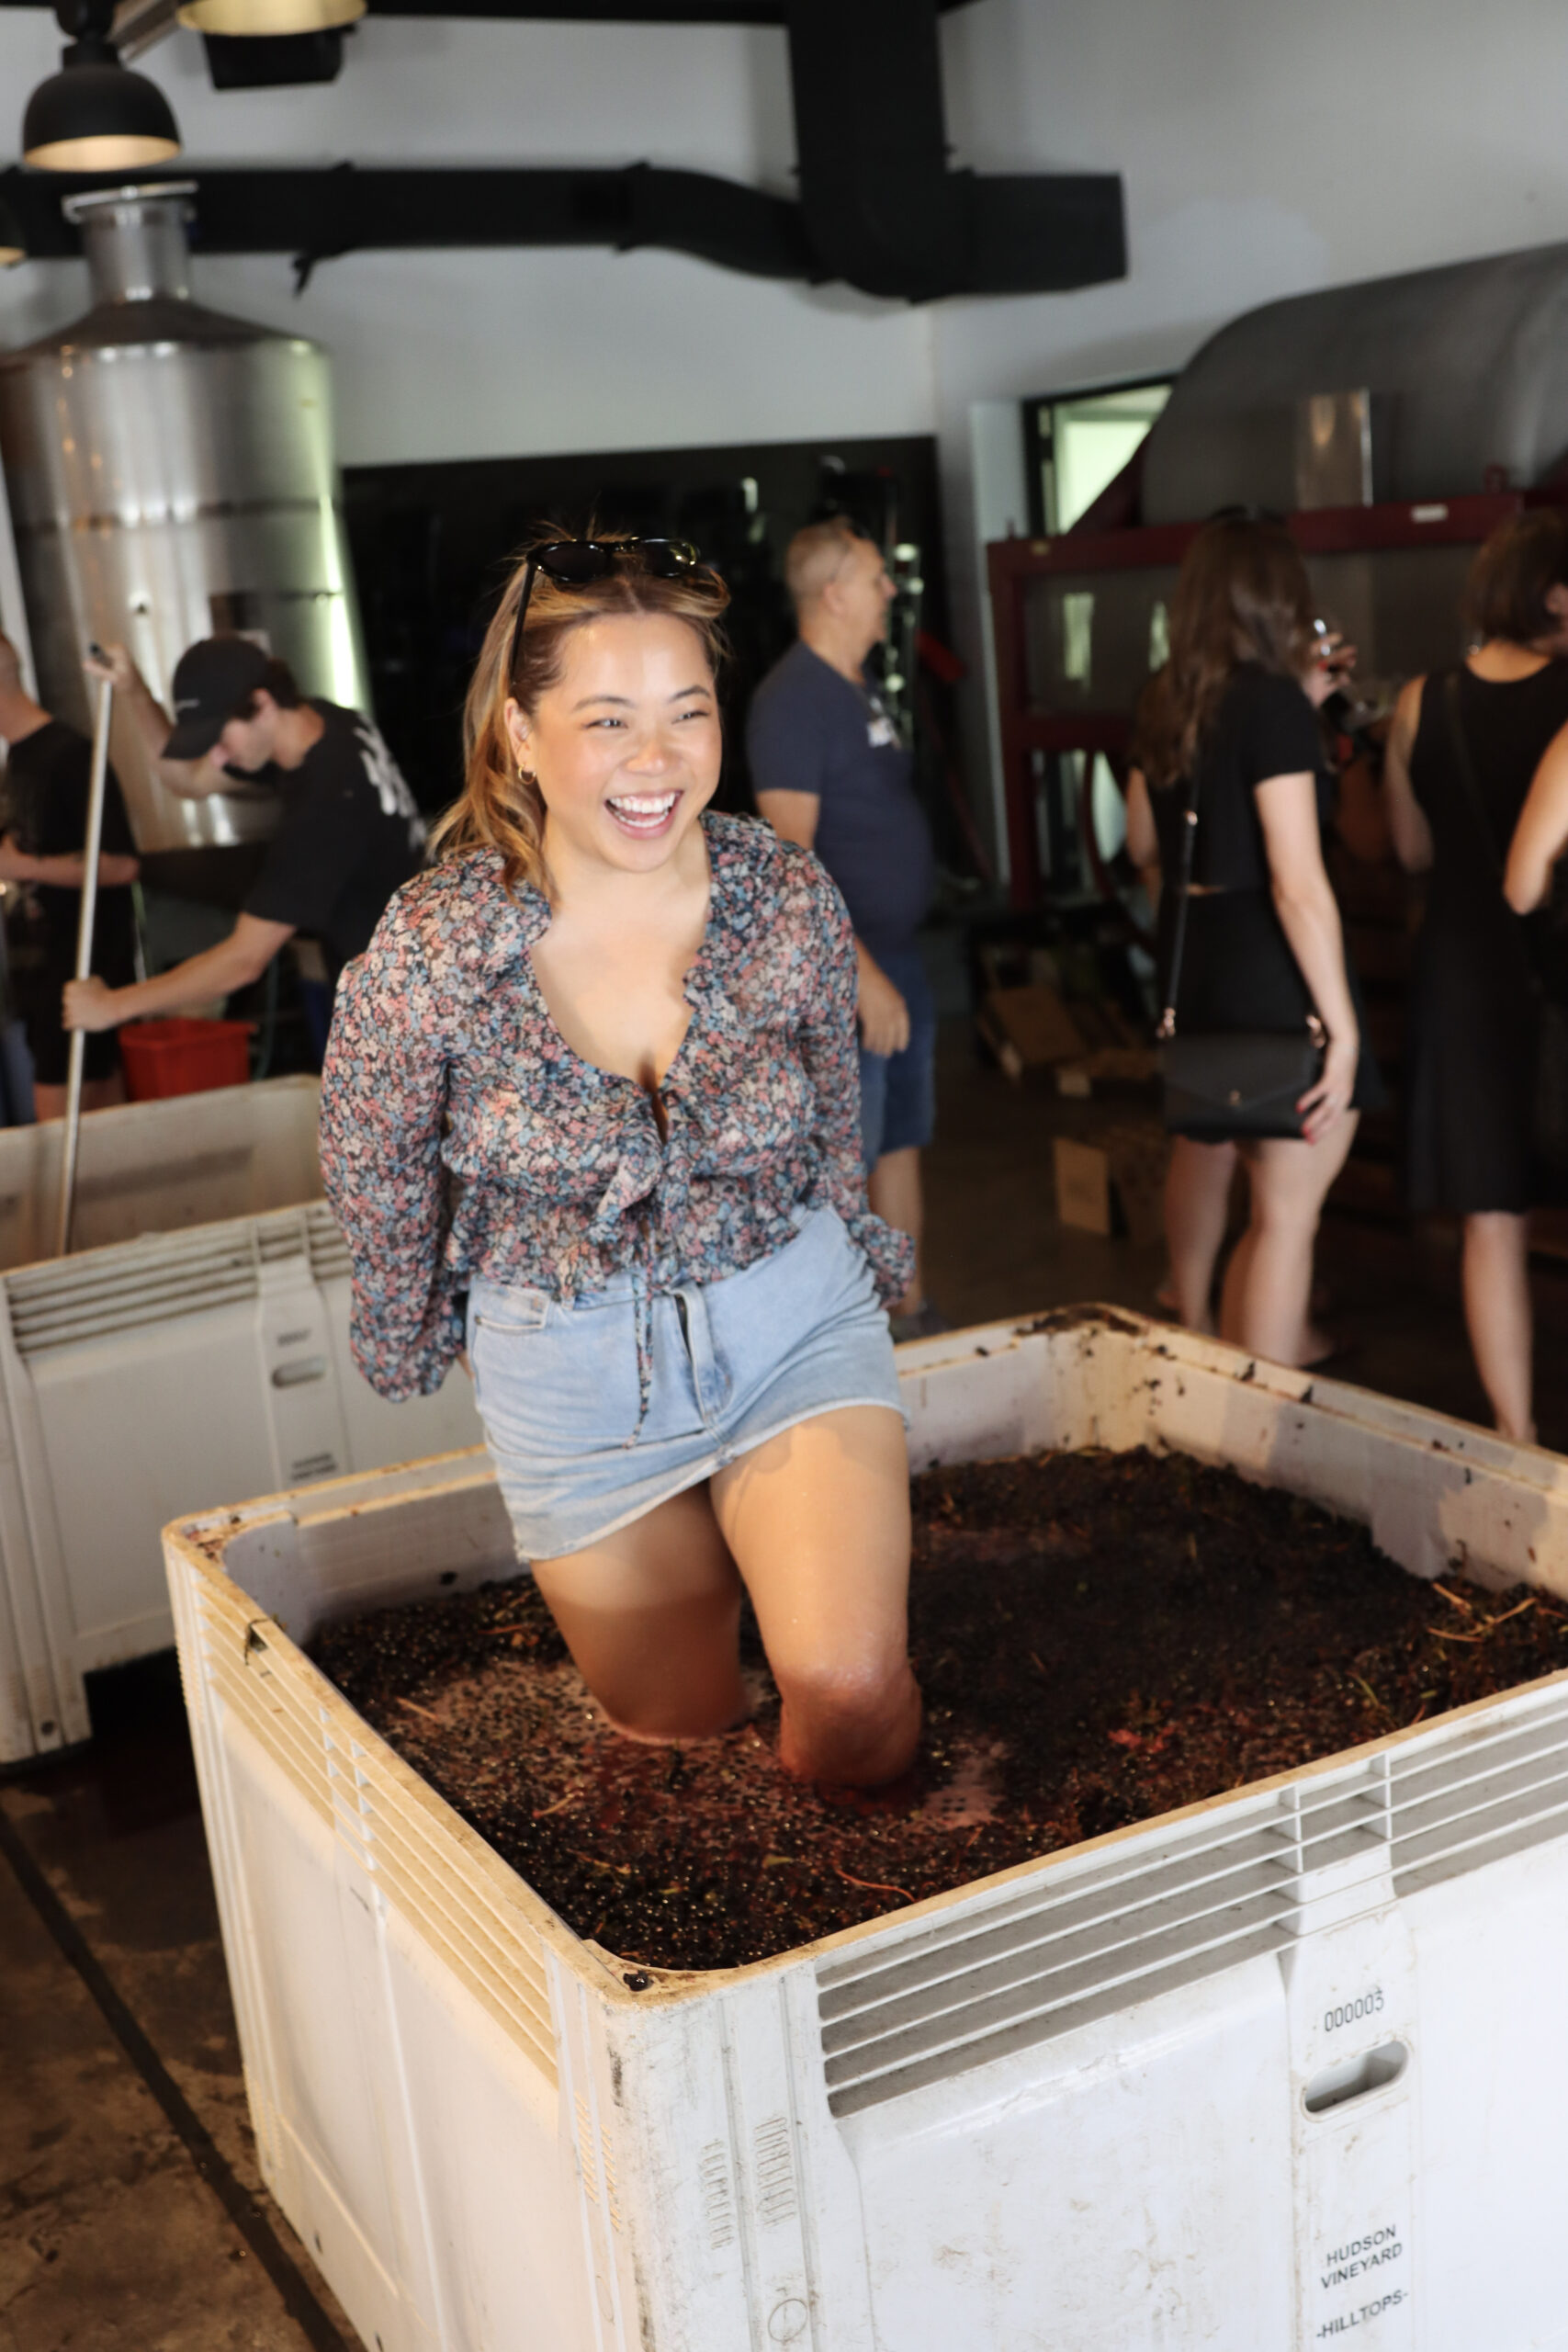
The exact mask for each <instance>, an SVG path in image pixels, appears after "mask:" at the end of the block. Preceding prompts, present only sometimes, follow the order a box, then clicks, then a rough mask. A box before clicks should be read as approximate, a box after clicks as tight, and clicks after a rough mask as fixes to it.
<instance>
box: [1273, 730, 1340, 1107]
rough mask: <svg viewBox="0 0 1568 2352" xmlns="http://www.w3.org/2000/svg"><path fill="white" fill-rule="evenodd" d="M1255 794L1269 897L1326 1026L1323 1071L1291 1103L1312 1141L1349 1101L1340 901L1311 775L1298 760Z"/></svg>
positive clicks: (1314, 779)
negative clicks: (1295, 768)
mask: <svg viewBox="0 0 1568 2352" xmlns="http://www.w3.org/2000/svg"><path fill="white" fill-rule="evenodd" d="M1257 800H1258V818H1259V820H1260V821H1261V823H1262V827H1263V845H1264V849H1265V851H1266V853H1267V854H1268V859H1269V886H1270V888H1271V889H1272V891H1273V896H1274V905H1275V908H1276V910H1277V911H1278V913H1279V917H1280V925H1281V927H1282V928H1283V931H1284V933H1285V937H1286V938H1287V940H1289V942H1290V944H1291V953H1292V955H1293V956H1294V957H1295V959H1296V962H1297V963H1298V964H1299V965H1300V967H1301V972H1302V978H1303V979H1304V980H1305V982H1306V984H1307V989H1308V992H1309V993H1310V995H1311V997H1312V1001H1313V1002H1314V1005H1315V1006H1316V1007H1317V1011H1318V1014H1319V1017H1320V1018H1321V1020H1322V1022H1323V1023H1324V1026H1325V1028H1326V1030H1327V1031H1328V1052H1327V1055H1326V1056H1325V1060H1324V1066H1323V1074H1322V1076H1321V1077H1320V1079H1319V1080H1318V1082H1317V1084H1316V1085H1315V1086H1314V1087H1313V1088H1311V1089H1310V1090H1309V1091H1308V1092H1307V1093H1306V1094H1304V1095H1303V1097H1302V1100H1301V1102H1300V1103H1299V1104H1298V1105H1297V1108H1298V1109H1299V1110H1301V1111H1303V1112H1304V1113H1305V1114H1306V1135H1307V1139H1308V1141H1309V1142H1315V1141H1316V1140H1317V1138H1318V1136H1321V1135H1325V1134H1326V1133H1327V1131H1328V1129H1329V1128H1330V1127H1331V1126H1332V1125H1334V1123H1335V1121H1336V1119H1337V1118H1339V1117H1341V1116H1342V1115H1343V1114H1344V1113H1345V1112H1346V1111H1347V1110H1348V1108H1349V1106H1350V1095H1351V1091H1352V1090H1353V1089H1354V1086H1355V1083H1356V1064H1357V1061H1358V1059H1359V1055H1360V1048H1361V1040H1360V1032H1359V1025H1358V1023H1357V1020H1356V1009H1355V1005H1354V1003H1353V1001H1352V1000H1351V996H1350V982H1349V978H1348V974H1347V972H1346V968H1345V940H1344V934H1343V933H1342V931H1341V929H1340V924H1339V907H1338V903H1337V900H1336V899H1335V896H1334V891H1333V888H1332V887H1331V885H1330V883H1329V879H1328V875H1327V872H1326V869H1325V866H1324V863H1323V841H1322V836H1321V834H1320V832H1319V831H1318V821H1317V779H1316V778H1315V776H1314V775H1311V774H1310V773H1309V772H1308V771H1307V770H1306V769H1304V768H1303V770H1302V772H1301V773H1300V774H1299V775H1274V776H1269V778H1268V779H1267V780H1266V781H1265V782H1264V783H1262V784H1260V785H1259V786H1258V788H1257Z"/></svg>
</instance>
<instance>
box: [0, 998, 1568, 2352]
mask: <svg viewBox="0 0 1568 2352" xmlns="http://www.w3.org/2000/svg"><path fill="white" fill-rule="evenodd" d="M941 1099H942V1136H941V1139H940V1140H939V1142H938V1144H937V1146H936V1148H935V1149H934V1150H933V1151H932V1153H931V1160H930V1165H929V1170H928V1185H929V1195H930V1228H931V1238H930V1250H929V1258H930V1284H931V1292H932V1295H933V1296H934V1297H935V1298H936V1299H937V1300H938V1302H939V1303H940V1304H941V1306H942V1308H943V1310H944V1311H945V1312H946V1314H947V1315H948V1316H949V1317H950V1318H951V1319H952V1320H953V1321H954V1322H976V1321H981V1320H985V1319H987V1318H989V1317H999V1316H1007V1315H1010V1314H1014V1313H1020V1312H1025V1311H1027V1310H1030V1309H1032V1308H1037V1307H1042V1306H1053V1305H1059V1304H1063V1303H1066V1302H1067V1301H1071V1300H1076V1299H1084V1298H1096V1299H1104V1300H1107V1301H1110V1302H1112V1303H1116V1304H1119V1305H1123V1306H1140V1307H1145V1308H1146V1307H1147V1306H1149V1305H1150V1304H1151V1301H1152V1298H1153V1294H1154V1290H1155V1286H1156V1283H1157V1282H1158V1280H1159V1277H1160V1273H1161V1271H1162V1266H1163V1253H1162V1251H1161V1250H1160V1249H1159V1248H1158V1246H1157V1245H1156V1246H1152V1247H1145V1248H1142V1249H1134V1247H1132V1246H1131V1245H1130V1244H1129V1243H1127V1242H1125V1241H1122V1240H1116V1239H1103V1240H1102V1239H1098V1238H1094V1237H1092V1236H1089V1235H1085V1234H1080V1233H1076V1232H1071V1231H1068V1230H1067V1229H1066V1228H1065V1227H1062V1226H1060V1225H1059V1224H1058V1223H1057V1221H1056V1217H1055V1202H1054V1189H1053V1181H1052V1174H1051V1144H1052V1138H1053V1136H1054V1135H1055V1133H1057V1132H1058V1131H1060V1130H1061V1129H1062V1128H1063V1126H1064V1125H1072V1126H1074V1127H1075V1128H1077V1129H1081V1128H1082V1127H1083V1126H1084V1125H1085V1124H1086V1123H1087V1125H1089V1126H1091V1127H1092V1125H1093V1124H1094V1123H1095V1121H1096V1120H1097V1119H1100V1118H1102V1117H1104V1116H1114V1115H1120V1116H1125V1115H1126V1113H1127V1110H1128V1108H1129V1107H1130V1106H1129V1104H1128V1103H1126V1102H1125V1101H1123V1102H1122V1103H1120V1104H1118V1103H1114V1102H1111V1103H1109V1104H1105V1105H1100V1104H1096V1105H1092V1106H1089V1108H1088V1109H1087V1110H1086V1109H1085V1108H1084V1107H1083V1106H1078V1105H1072V1106H1068V1105H1065V1104H1063V1103H1061V1102H1060V1101H1059V1100H1058V1098H1057V1096H1056V1094H1055V1091H1054V1089H1053V1088H1052V1087H1051V1086H1050V1085H1049V1083H1048V1082H1047V1081H1045V1080H1035V1079H1031V1080H1030V1081H1029V1082H1028V1083H1027V1084H1025V1085H1024V1086H1022V1087H1016V1088H1015V1087H1013V1086H1011V1085H1010V1084H1009V1083H1008V1081H1007V1080H1005V1079H1003V1078H1002V1077H1001V1076H1000V1075H999V1074H998V1073H997V1072H996V1071H995V1070H992V1069H988V1068H985V1067H983V1066H982V1065H981V1064H980V1063H978V1062H977V1061H976V1058H975V1056H974V1053H973V1051H972V1048H971V1046H970V1043H969V1033H968V1030H967V1026H966V1024H964V1023H949V1024H948V1026H947V1028H946V1030H945V1032H944V1035H943V1040H942V1082H941ZM1322 1264H1323V1267H1324V1270H1325V1274H1326V1277H1327V1282H1328V1285H1329V1288H1330V1292H1331V1295H1332V1296H1331V1306H1330V1317H1329V1319H1330V1320H1331V1321H1332V1323H1333V1324H1334V1326H1335V1328H1336V1329H1337V1330H1338V1331H1339V1332H1340V1333H1342V1334H1343V1336H1344V1337H1345V1338H1347V1339H1348V1340H1351V1341H1353V1342H1354V1343H1355V1349H1356V1352H1355V1353H1354V1354H1353V1355H1352V1356H1351V1357H1349V1358H1348V1360H1347V1361H1346V1363H1345V1365H1344V1367H1343V1369H1344V1374H1345V1376H1346V1377H1347V1378H1350V1379H1354V1380H1359V1381H1361V1382H1364V1383H1365V1384H1366V1385H1369V1386H1373V1387H1379V1388H1383V1389H1386V1390H1388V1391H1390V1392H1391V1393H1393V1394H1396V1395H1404V1396H1409V1397H1416V1398H1417V1399H1419V1400H1420V1401H1422V1402H1424V1403H1427V1404H1429V1405H1433V1406H1436V1407H1438V1408H1440V1409H1443V1410H1446V1411H1450V1412H1458V1413H1461V1414H1466V1415H1472V1416H1473V1415H1475V1414H1476V1413H1478V1412H1479V1410H1480V1403H1481V1400H1480V1394H1479V1391H1478V1389H1477V1387H1476V1385H1475V1382H1474V1377H1473V1374H1472V1372H1471V1370H1470V1366H1469V1361H1468V1357H1467V1354H1466V1351H1465V1346H1464V1338H1463V1332H1462V1329H1461V1325H1460V1321H1459V1314H1458V1306H1457V1301H1456V1299H1455V1298H1454V1296H1453V1295H1452V1291H1451V1284H1450V1285H1447V1286H1446V1287H1445V1281H1444V1279H1442V1278H1439V1280H1438V1283H1436V1284H1434V1283H1432V1282H1431V1281H1430V1280H1425V1281H1424V1280H1420V1279H1416V1278H1415V1277H1416V1275H1417V1274H1418V1273H1419V1272H1420V1268H1419V1265H1418V1263H1417V1261H1416V1260H1415V1259H1413V1257H1412V1254H1411V1252H1410V1251H1409V1250H1408V1249H1401V1248H1400V1247H1399V1246H1397V1245H1396V1244H1394V1243H1393V1242H1391V1239H1390V1238H1389V1237H1388V1236H1387V1235H1386V1234H1378V1233H1376V1232H1371V1233H1368V1232H1366V1231H1362V1230H1358V1229H1357V1228H1355V1227H1351V1226H1349V1225H1348V1224H1337V1225H1335V1226H1334V1227H1333V1228H1332V1229H1331V1230H1330V1231H1329V1232H1328V1233H1327V1234H1326V1235H1325V1245H1324V1249H1323V1251H1322ZM1540 1386H1541V1421H1542V1428H1543V1431H1544V1432H1545V1434H1546V1436H1547V1438H1548V1440H1549V1441H1551V1440H1553V1439H1555V1440H1556V1441H1557V1442H1568V1340H1565V1339H1564V1338H1563V1336H1562V1333H1561V1332H1556V1333H1549V1334H1548V1335H1547V1336H1546V1337H1545V1338H1544V1340H1543V1342H1542V1350H1541V1383H1540ZM94 1718H95V1723H96V1725H97V1731H98V1736H97V1737H96V1740H95V1741H94V1743H93V1744H92V1746H91V1747H86V1748H84V1749H80V1750H78V1751H76V1752H75V1753H73V1754H72V1755H69V1756H66V1757H64V1758H60V1759H58V1760H56V1761H53V1762H51V1763H50V1764H47V1765H44V1766H40V1767H37V1768H29V1769H28V1770H23V1771H20V1772H17V1773H14V1774H12V1775H11V1776H10V1777H8V1778H7V1779H6V1780H5V1781H0V1970H3V1972H4V1973H3V1975H0V2352H220V2347H222V2352H242V2348H243V2352H298V2347H299V2346H301V2345H307V2344H308V2345H311V2346H315V2347H317V2352H336V2348H337V2347H340V2346H344V2345H352V2344H353V2343H354V2341H355V2339H354V2337H353V2335H352V2332H351V2330H350V2329H349V2326H348V2324H347V2322H346V2320H345V2319H344V2316H343V2314H342V2312H341V2311H339V2310H338V2308H337V2307H336V2305H335V2303H334V2302H333V2297H332V2295H331V2292H330V2290H328V2289H327V2287H326V2286H325V2284H324V2282H323V2281H322V2280H321V2278H320V2276H319V2275H318V2274H317V2273H316V2272H315V2270H314V2269H313V2267H312V2266H311V2263H310V2257H309V2255H308V2254H307V2252H306V2250H305V2248H304V2247H303V2246H302V2245H300V2244H299V2241H298V2240H297V2239H296V2238H295V2237H294V2235H293V2233H292V2232H291V2231H290V2229H289V2228H288V2223H287V2222H285V2221H284V2220H283V2218H282V2216H281V2215H280V2214H279V2213H278V2212H277V2211H276V2208H275V2207H274V2206H272V2204H271V2203H270V2200H269V2199H268V2198H267V2197H266V2194H265V2190H264V2189H263V2188H262V2186H261V2182H260V2179H259V2177H258V2174H257V2171H256V2165H255V2156H254V2145H253V2143H252V2139H251V2133H250V2130H249V2126H248V2123H247V2121H246V2117H245V2106H244V2092H243V2082H242V2079H241V2075H240V2064H239V2052H238V2050H237V2047H236V2044H235V2039H234V2029H233V2018H232V2014H231V2009H230V2006H229V1999H228V1991H227V1985H226V1980H225V1976H224V1971H223V1961H222V1953H221V1950H220V1943H219V1937H218V1921H217V1915H216V1910H215V1907H214V1904H213V1897H212V1888H211V1883H210V1879H209V1874H208V1869H207V1860H206V1850H205V1846H204V1843H203V1838H202V1831H201V1822H200V1816H199V1814H198V1812H197V1801H196V1787H195V1781H194V1777H193V1774H192V1770H191V1764H190V1755H189V1749H188V1747H187V1745H186V1736H185V1722H184V1715H183V1712H182V1710H181V1706H180V1702H179V1692H178V1683H177V1678H176V1677H175V1674H174V1671H173V1662H172V1660H171V1659H169V1658H166V1657H165V1658H162V1659H157V1660H152V1661H148V1662H145V1663H144V1664H142V1665H141V1666H138V1667H135V1668H126V1669H123V1670H122V1671H121V1672H119V1673H118V1674H117V1675H114V1676H108V1677H103V1678H100V1679H99V1682H98V1687H97V1689H96V1692H95V1701H94Z"/></svg>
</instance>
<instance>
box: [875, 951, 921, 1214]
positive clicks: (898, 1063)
mask: <svg viewBox="0 0 1568 2352" xmlns="http://www.w3.org/2000/svg"><path fill="white" fill-rule="evenodd" d="M871 953H872V954H873V956H874V957H875V960H876V962H877V963H878V964H880V965H881V967H882V968H883V970H884V971H885V972H886V975H887V977H888V978H889V979H890V980H891V981H892V983H893V985H894V987H895V988H896V989H897V991H898V993H899V995H900V996H901V997H902V998H903V1000H904V1001H905V1003H906V1004H907V1005H908V1008H909V1042H908V1045H907V1046H905V1047H904V1050H903V1052H902V1053H899V1054H868V1053H867V1052H866V1050H865V1048H864V1046H862V1047H861V1057H860V1123H861V1146H862V1149H863V1152H864V1154H865V1164H866V1170H867V1172H868V1173H869V1171H870V1170H872V1169H873V1168H874V1167H875V1165H876V1163H877V1161H878V1160H879V1159H882V1158H883V1157H884V1155H885V1154H886V1153H887V1152H890V1151H908V1150H911V1149H914V1150H918V1151H923V1150H924V1149H925V1147H926V1146H927V1144H929V1143H930V1141H931V1136H932V1135H933V1134H934V1133H935V1131H936V1007H935V1005H934V1004H933V1003H932V1001H931V983H930V981H929V980H928V979H927V978H926V967H925V966H924V964H923V963H922V962H921V960H920V951H919V948H918V947H914V946H909V947H900V948H895V949H891V950H887V951H883V950H879V949H876V948H873V949H872V951H871Z"/></svg>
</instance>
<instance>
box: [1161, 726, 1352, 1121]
mask: <svg viewBox="0 0 1568 2352" xmlns="http://www.w3.org/2000/svg"><path fill="white" fill-rule="evenodd" d="M1181 813H1182V820H1183V822H1182V829H1181V874H1180V878H1179V882H1178V886H1177V888H1178V891H1179V896H1178V899H1177V902H1176V933H1175V936H1174V938H1173V939H1172V941H1171V947H1170V978H1169V980H1168V984H1167V988H1166V998H1167V1002H1166V1007H1165V1012H1164V1013H1163V1014H1162V1015H1161V1018H1160V1024H1159V1030H1158V1033H1157V1035H1158V1039H1159V1066H1160V1078H1161V1080H1162V1081H1163V1084H1164V1089H1165V1106H1164V1108H1165V1124H1166V1125H1167V1126H1168V1128H1170V1129H1171V1130H1172V1132H1173V1133H1175V1134H1178V1135H1184V1136H1192V1137H1194V1138H1195V1139H1196V1140H1197V1141H1199V1142H1203V1143H1209V1142H1213V1143H1219V1142H1222V1141H1224V1140H1225V1139H1226V1138H1228V1137H1230V1136H1300V1135H1301V1133H1302V1114H1301V1113H1300V1112H1299V1111H1298V1110H1297V1108H1296V1104H1297V1103H1299V1102H1300V1100H1301V1098H1302V1096H1303V1094H1305V1093H1306V1092H1307V1091H1308V1090H1309V1089H1310V1088H1311V1087H1313V1086H1314V1085H1315V1084H1316V1083H1317V1080H1318V1079H1319V1078H1320V1077H1321V1076H1322V1074H1323V1057H1324V1052H1325V1046H1326V1044H1327V1039H1326V1037H1325V1034H1324V1027H1323V1023H1322V1022H1321V1021H1320V1020H1319V1019H1318V1017H1317V1015H1316V1014H1315V1013H1312V1014H1310V1015H1309V1016H1308V1019H1307V1023H1306V1026H1305V1027H1304V1028H1303V1029H1302V1030H1300V1031H1299V1032H1297V1031H1294V1030H1277V1029H1216V1030H1210V1031H1206V1032H1203V1033H1201V1034H1199V1035H1195V1036H1190V1035H1181V1036H1178V1035H1177V1030H1176V1000H1177V997H1178V995H1179V992H1180V987H1181V956H1182V950H1183V948H1184V946H1185V945H1186V941H1187V909H1188V904H1189V901H1190V899H1191V896H1192V853H1193V847H1194V843H1195V841H1196V837H1197V832H1198V777H1197V775H1196V772H1194V774H1193V776H1192V780H1191V782H1190V785H1189V786H1188V792H1187V804H1186V807H1185V808H1184V809H1183V810H1182V812H1181Z"/></svg>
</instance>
